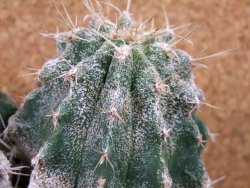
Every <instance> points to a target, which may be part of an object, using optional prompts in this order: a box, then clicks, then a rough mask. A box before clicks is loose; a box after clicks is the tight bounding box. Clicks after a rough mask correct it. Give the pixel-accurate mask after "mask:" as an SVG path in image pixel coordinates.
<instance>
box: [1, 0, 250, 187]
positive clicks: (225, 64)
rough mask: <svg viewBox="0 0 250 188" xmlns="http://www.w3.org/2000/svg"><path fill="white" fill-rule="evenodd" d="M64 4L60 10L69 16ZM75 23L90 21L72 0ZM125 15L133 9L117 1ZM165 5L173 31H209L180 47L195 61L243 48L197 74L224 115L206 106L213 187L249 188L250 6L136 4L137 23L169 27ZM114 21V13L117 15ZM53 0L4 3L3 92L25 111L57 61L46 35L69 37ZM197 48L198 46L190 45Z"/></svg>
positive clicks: (226, 0)
mask: <svg viewBox="0 0 250 188" xmlns="http://www.w3.org/2000/svg"><path fill="white" fill-rule="evenodd" d="M60 2H61V1H57V0H55V4H56V5H57V6H58V8H59V9H60V10H62V11H63V8H62V6H61V3H60ZM64 2H65V6H66V8H67V10H68V12H69V14H70V15H71V16H72V18H73V17H75V15H77V18H78V25H81V24H82V22H83V19H84V16H85V15H86V13H87V10H86V8H84V7H83V5H82V3H81V2H82V1H76V0H67V1H66V0H65V1H64ZM112 2H113V3H114V4H116V5H117V6H118V7H119V8H121V9H122V8H125V7H126V1H119V0H113V1H112ZM163 4H164V7H165V9H166V10H167V14H168V17H169V21H170V24H171V26H172V27H176V26H180V25H183V24H187V23H193V24H195V25H199V24H201V23H204V24H203V25H202V26H201V27H200V28H199V29H198V30H197V31H196V32H194V33H193V34H192V35H191V36H190V37H189V38H188V39H189V40H185V41H183V42H182V43H181V44H180V45H179V47H181V48H183V49H184V50H186V51H188V52H189V53H190V54H191V55H192V56H193V57H194V58H197V57H202V56H206V55H209V54H213V53H216V52H220V51H223V50H227V49H233V48H238V50H236V51H233V52H231V53H229V54H228V55H226V56H223V57H217V58H209V59H207V60H205V61H201V62H197V63H203V64H205V65H207V66H208V67H209V69H196V70H195V76H196V82H197V84H198V85H199V86H200V87H201V88H202V89H203V91H204V92H205V96H206V99H207V100H206V101H207V103H209V104H212V105H215V106H218V107H220V108H222V109H224V110H218V109H215V108H210V107H208V106H207V105H204V106H203V107H202V108H201V109H200V115H201V116H202V118H203V119H204V121H205V122H206V124H207V126H208V127H209V129H210V130H211V132H215V133H219V134H220V135H219V137H218V139H217V141H216V142H215V143H212V142H210V143H209V144H208V147H207V150H206V151H205V153H204V159H205V163H206V166H207V168H208V171H209V174H210V176H211V178H212V179H217V178H220V177H222V176H226V179H225V180H224V181H222V182H221V183H219V184H218V185H216V186H215V187H218V188H219V187H220V188H231V187H232V188H249V187H250V178H249V177H250V172H249V171H250V125H249V123H250V111H249V106H250V95H249V91H250V65H249V63H250V62H249V60H250V28H249V27H250V24H249V23H250V1H249V0H240V1H239V0H220V1H216V0H203V1H197V0H196V1H195V0H179V1H175V0H159V1H156V0H154V1H153V0H148V1H145V0H134V1H132V5H131V11H132V12H133V13H134V15H135V17H136V18H138V19H139V18H140V17H141V18H143V19H146V18H149V17H151V16H154V17H155V25H156V26H157V27H165V23H166V22H165V19H164V14H163V9H162V7H163ZM110 15H111V16H112V17H114V16H115V13H114V11H113V10H111V11H110ZM58 16H59V15H58V13H57V12H56V9H55V7H54V6H52V5H51V2H50V1H49V0H43V1H39V0H25V1H24V0H15V1H10V0H1V2H0V49H1V50H0V85H1V86H0V87H1V88H0V89H1V90H2V91H6V92H8V93H10V94H11V95H12V96H13V97H14V98H15V99H16V100H17V101H18V103H19V104H20V103H21V102H22V97H23V96H25V95H26V94H27V93H29V92H30V91H31V90H32V89H34V88H35V87H37V86H36V84H37V83H36V79H35V75H27V74H30V73H35V72H36V71H37V69H39V67H41V65H42V64H43V63H44V62H45V61H46V60H47V59H49V58H51V57H53V55H54V54H55V43H54V41H53V40H52V39H47V38H44V37H42V36H41V35H40V33H41V32H56V30H57V27H58V29H59V31H64V30H67V29H68V28H67V27H66V26H65V24H63V23H61V22H60V20H58V19H57V18H56V17H58ZM191 41H192V42H191Z"/></svg>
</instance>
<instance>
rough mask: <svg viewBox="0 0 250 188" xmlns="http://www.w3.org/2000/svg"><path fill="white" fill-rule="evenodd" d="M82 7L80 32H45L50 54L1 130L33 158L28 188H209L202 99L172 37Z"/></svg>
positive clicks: (170, 33)
mask: <svg viewBox="0 0 250 188" xmlns="http://www.w3.org/2000/svg"><path fill="white" fill-rule="evenodd" d="M129 2H130V1H129ZM85 4H86V7H87V8H88V9H89V10H90V12H91V13H92V14H91V15H90V16H88V17H86V19H88V21H89V25H88V26H87V27H85V28H83V27H77V28H76V27H74V24H73V23H72V22H71V23H69V24H70V25H71V27H72V30H71V31H69V32H63V33H56V34H54V35H53V37H54V38H55V39H56V43H57V50H58V51H57V55H56V57H55V58H54V59H51V60H49V61H48V62H46V63H45V64H44V65H43V67H42V68H41V70H40V71H39V81H40V83H41V87H40V88H38V89H37V90H35V91H33V92H32V93H30V94H29V95H28V96H27V97H26V100H25V102H24V103H23V105H22V107H21V109H20V110H19V111H18V113H16V115H15V116H14V117H12V119H11V121H10V126H9V128H8V131H6V132H7V134H9V135H10V137H11V138H12V139H13V140H15V142H16V144H17V148H20V150H22V152H23V153H24V155H25V157H27V158H32V157H35V158H33V160H32V163H33V164H34V170H33V173H32V177H31V183H30V187H35V186H37V187H99V188H103V187H135V188H136V187H147V188H150V187H154V188H156V187H164V188H166V187H173V188H175V187H185V188H187V187H189V188H196V187H209V178H208V176H207V173H206V170H205V167H204V165H203V162H202V161H201V159H200V154H201V152H202V150H203V148H204V144H205V143H206V140H207V131H206V128H205V126H204V125H203V123H202V122H201V121H200V120H199V118H198V117H197V116H196V115H195V112H196V110H197V108H198V107H199V105H200V104H201V102H202V101H203V95H202V92H201V91H200V89H198V88H197V87H196V85H195V83H194V77H193V75H192V62H191V57H190V56H189V55H188V54H187V53H186V52H184V51H182V50H178V49H176V48H175V47H174V45H175V44H176V42H178V41H179V39H178V38H174V33H173V31H172V30H171V29H170V28H164V29H162V30H157V29H154V28H153V27H152V24H146V22H142V23H138V22H136V21H135V20H134V19H133V17H132V15H131V14H130V13H129V12H128V9H129V8H127V11H123V12H122V11H120V16H119V19H118V20H117V22H115V23H113V22H112V21H110V20H108V19H107V18H105V17H104V16H103V15H102V14H101V13H100V12H96V11H94V10H95V8H93V7H94V6H93V5H92V4H91V1H85ZM97 7H98V8H99V9H101V6H100V3H98V1H97ZM128 7H129V6H128ZM47 36H49V34H48V35H47ZM176 39H177V40H176ZM181 39H182V38H181Z"/></svg>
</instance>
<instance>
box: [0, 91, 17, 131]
mask: <svg viewBox="0 0 250 188" xmlns="http://www.w3.org/2000/svg"><path fill="white" fill-rule="evenodd" d="M16 110H17V106H16V104H15V102H14V101H13V100H12V99H11V98H10V97H9V96H8V95H6V94H5V93H2V92H0V133H1V132H2V131H3V130H4V129H5V127H6V125H7V123H8V119H9V117H10V116H11V115H12V114H14V113H15V112H16Z"/></svg>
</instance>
